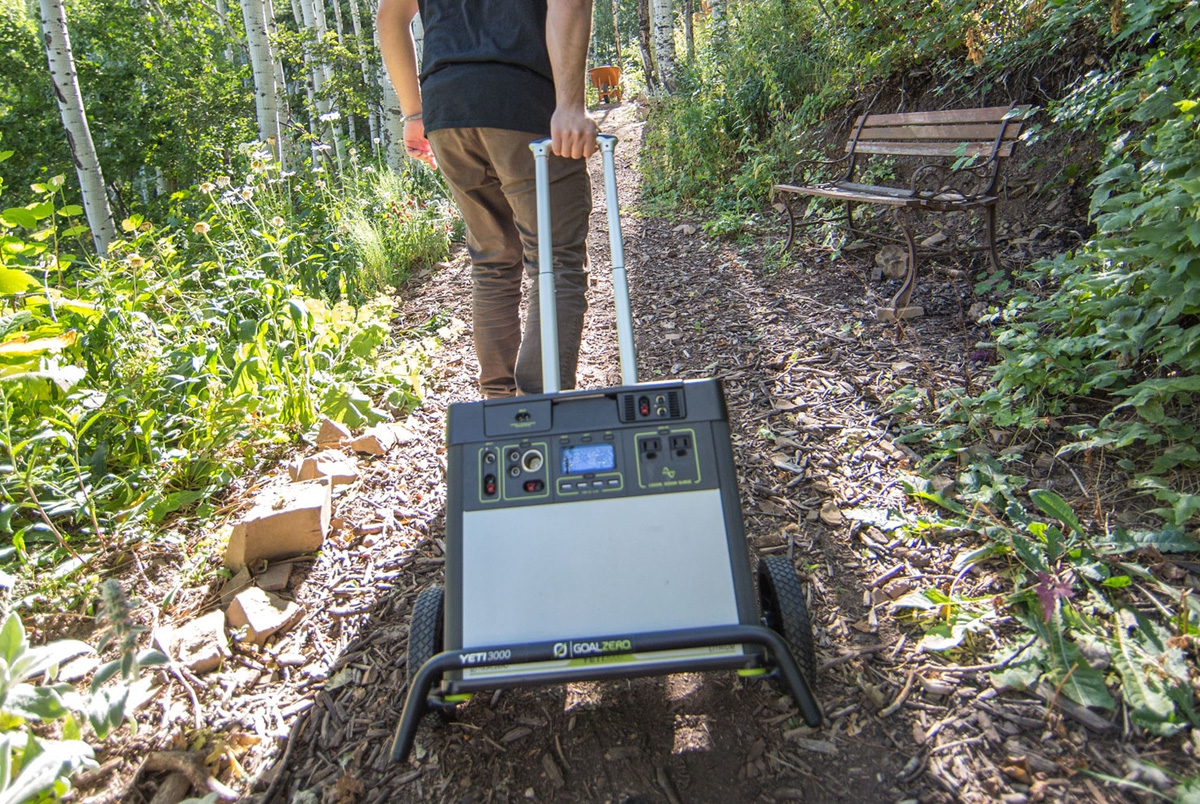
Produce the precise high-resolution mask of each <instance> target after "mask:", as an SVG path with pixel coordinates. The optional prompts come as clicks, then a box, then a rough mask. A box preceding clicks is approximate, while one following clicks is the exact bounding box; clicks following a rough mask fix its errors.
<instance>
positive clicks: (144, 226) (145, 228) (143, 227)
mask: <svg viewBox="0 0 1200 804" xmlns="http://www.w3.org/2000/svg"><path fill="white" fill-rule="evenodd" d="M153 228H154V227H153V226H152V225H151V224H150V221H146V222H145V223H143V224H142V225H141V226H139V227H138V231H139V232H148V231H150V230H151V229H153Z"/></svg>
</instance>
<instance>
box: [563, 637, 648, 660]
mask: <svg viewBox="0 0 1200 804" xmlns="http://www.w3.org/2000/svg"><path fill="white" fill-rule="evenodd" d="M559 644H562V643H559ZM632 650H633V642H632V641H630V640H628V639H605V640H593V641H588V642H572V643H571V656H572V658H574V657H579V656H603V655H605V654H608V653H629V652H630V651H632ZM554 655H555V656H557V655H558V645H555V646H554Z"/></svg>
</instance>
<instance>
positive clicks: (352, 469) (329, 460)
mask: <svg viewBox="0 0 1200 804" xmlns="http://www.w3.org/2000/svg"><path fill="white" fill-rule="evenodd" d="M293 466H295V464H292V465H291V466H289V467H288V472H289V474H291V473H292V468H293ZM321 478H328V479H329V482H330V483H331V484H333V485H334V486H345V485H349V484H350V483H353V482H354V481H356V480H358V468H357V467H356V466H355V465H354V462H353V461H351V460H350V459H349V458H347V457H346V456H345V455H343V454H342V453H340V452H338V451H336V450H324V451H323V452H318V453H317V454H316V455H312V456H310V457H308V458H302V459H300V461H299V466H295V473H294V474H293V476H292V480H293V481H303V480H320V479H321Z"/></svg>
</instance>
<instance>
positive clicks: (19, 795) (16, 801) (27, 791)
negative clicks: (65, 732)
mask: <svg viewBox="0 0 1200 804" xmlns="http://www.w3.org/2000/svg"><path fill="white" fill-rule="evenodd" d="M94 757H95V754H94V752H93V751H92V747H91V746H90V745H88V744H87V743H85V742H82V741H80V740H37V739H35V738H33V737H30V738H29V745H28V746H27V748H26V749H25V759H24V761H23V763H22V766H21V772H20V773H19V774H17V778H16V779H14V780H13V783H12V786H10V787H9V788H8V789H6V790H3V791H0V804H23V803H24V802H27V801H30V800H34V799H37V798H38V797H40V796H41V795H42V794H44V793H48V792H50V791H51V790H52V789H54V784H55V782H57V781H58V780H59V779H63V778H66V777H68V776H70V775H71V774H72V773H74V772H75V771H76V770H77V769H78V768H80V767H83V766H93V767H94V766H95V765H96V761H95V759H94Z"/></svg>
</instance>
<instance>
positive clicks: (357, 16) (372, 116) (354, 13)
mask: <svg viewBox="0 0 1200 804" xmlns="http://www.w3.org/2000/svg"><path fill="white" fill-rule="evenodd" d="M350 23H351V24H352V25H353V26H354V38H355V39H356V40H357V41H358V57H359V61H358V63H359V65H360V66H361V67H362V76H363V84H365V85H366V86H368V87H369V86H371V83H372V82H371V64H370V62H369V61H368V60H367V43H366V41H365V40H364V39H363V27H362V12H361V11H359V8H358V0H350ZM367 128H368V129H369V130H370V132H371V150H372V151H373V152H374V153H375V154H376V155H378V154H379V145H380V142H381V140H380V139H379V115H378V114H377V113H376V112H375V108H374V106H372V107H370V108H369V109H368V111H367Z"/></svg>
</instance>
